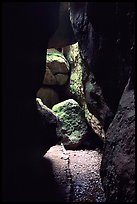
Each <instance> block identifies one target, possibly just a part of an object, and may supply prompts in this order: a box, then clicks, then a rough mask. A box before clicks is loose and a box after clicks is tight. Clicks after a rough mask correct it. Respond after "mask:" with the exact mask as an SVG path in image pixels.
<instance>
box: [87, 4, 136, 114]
mask: <svg viewBox="0 0 137 204" xmlns="http://www.w3.org/2000/svg"><path fill="white" fill-rule="evenodd" d="M87 16H88V20H89V22H90V23H91V26H92V27H93V31H92V35H91V34H90V33H89V35H91V37H92V36H93V38H92V39H93V43H92V46H93V49H94V51H92V54H93V57H92V62H91V65H92V66H91V69H92V72H93V73H94V75H95V78H96V81H97V83H99V85H100V86H101V88H102V92H103V96H104V99H105V101H106V103H107V105H108V106H109V107H110V109H111V111H112V112H113V113H114V114H115V113H116V111H117V107H118V104H119V100H120V98H121V96H122V93H123V90H124V88H125V86H126V84H127V81H128V78H129V76H130V72H131V69H132V68H133V67H134V53H135V46H134V45H135V29H134V28H135V25H134V24H135V11H134V2H130V3H129V2H124V3H123V4H121V3H120V2H118V3H117V2H106V3H101V2H100V3H95V2H90V3H88V4H87ZM108 19H109V21H108ZM83 44H84V42H83ZM84 52H88V50H87V49H86V48H85V49H84V50H83V53H84Z"/></svg>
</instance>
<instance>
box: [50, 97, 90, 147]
mask: <svg viewBox="0 0 137 204" xmlns="http://www.w3.org/2000/svg"><path fill="white" fill-rule="evenodd" d="M52 110H53V111H54V112H55V114H56V115H57V116H58V117H59V120H60V125H59V127H58V128H57V135H59V136H61V137H62V138H63V139H62V143H63V144H64V146H65V148H66V149H76V148H77V147H79V146H80V145H81V143H82V141H83V140H84V139H85V138H86V136H87V133H88V128H87V124H86V120H85V118H84V113H83V111H82V109H81V107H80V106H79V104H78V103H77V102H76V101H75V100H73V99H68V100H66V101H63V102H61V103H58V104H56V105H54V106H53V108H52Z"/></svg>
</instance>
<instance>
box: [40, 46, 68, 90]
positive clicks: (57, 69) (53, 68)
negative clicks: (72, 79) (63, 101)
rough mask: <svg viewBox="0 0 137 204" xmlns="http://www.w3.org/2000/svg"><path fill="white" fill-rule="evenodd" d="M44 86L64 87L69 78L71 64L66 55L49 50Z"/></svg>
mask: <svg viewBox="0 0 137 204" xmlns="http://www.w3.org/2000/svg"><path fill="white" fill-rule="evenodd" d="M46 58H47V62H46V71H45V75H44V80H43V84H44V85H59V86H62V85H64V84H65V83H66V82H67V81H68V78H69V63H68V62H67V60H66V59H65V57H64V55H63V54H62V53H61V52H59V51H58V50H56V49H48V50H47V56H46Z"/></svg>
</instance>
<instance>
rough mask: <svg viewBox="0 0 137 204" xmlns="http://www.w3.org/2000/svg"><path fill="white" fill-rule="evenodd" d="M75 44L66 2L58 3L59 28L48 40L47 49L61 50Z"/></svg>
mask: <svg viewBox="0 0 137 204" xmlns="http://www.w3.org/2000/svg"><path fill="white" fill-rule="evenodd" d="M75 42H76V39H75V36H74V33H73V29H72V26H71V23H70V18H69V10H68V2H60V11H59V26H58V28H57V30H56V32H55V33H54V35H53V36H52V37H51V38H50V39H49V43H48V48H53V47H54V48H62V47H65V46H67V45H71V44H73V43H75Z"/></svg>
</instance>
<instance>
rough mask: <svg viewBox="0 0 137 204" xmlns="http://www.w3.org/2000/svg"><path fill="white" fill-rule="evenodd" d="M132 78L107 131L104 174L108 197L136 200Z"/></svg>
mask: <svg viewBox="0 0 137 204" xmlns="http://www.w3.org/2000/svg"><path fill="white" fill-rule="evenodd" d="M132 88H133V86H132V84H131V81H129V82H128V85H127V86H126V88H125V90H124V93H123V95H122V97H121V100H120V103H119V106H118V110H117V113H116V115H115V117H114V119H113V121H112V123H111V124H110V126H109V128H108V131H107V133H106V143H105V147H104V154H103V159H102V164H101V177H102V182H103V186H104V190H105V193H106V198H107V201H110V202H111V201H113V202H118V201H120V202H133V201H135V99H134V90H133V89H132Z"/></svg>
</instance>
